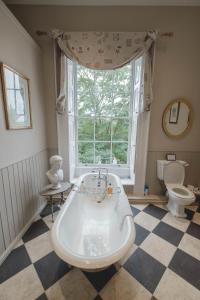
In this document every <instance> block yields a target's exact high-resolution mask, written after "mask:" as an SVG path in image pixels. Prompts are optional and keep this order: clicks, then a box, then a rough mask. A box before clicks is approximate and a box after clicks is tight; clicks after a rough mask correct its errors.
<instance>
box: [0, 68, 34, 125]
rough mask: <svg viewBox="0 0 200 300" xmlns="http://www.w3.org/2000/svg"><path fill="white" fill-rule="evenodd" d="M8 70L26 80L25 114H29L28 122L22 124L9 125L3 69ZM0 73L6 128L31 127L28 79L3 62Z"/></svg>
mask: <svg viewBox="0 0 200 300" xmlns="http://www.w3.org/2000/svg"><path fill="white" fill-rule="evenodd" d="M6 69H7V70H9V71H10V72H12V73H13V74H16V75H18V76H19V77H20V78H22V79H23V80H24V81H25V82H26V88H27V99H26V101H27V103H28V111H27V115H28V116H29V124H28V125H24V126H19V127H18V126H11V123H10V118H9V115H10V110H9V105H8V94H7V90H8V88H7V83H6V75H5V70H6ZM0 75H1V78H0V79H1V83H2V90H3V104H4V112H5V122H6V128H7V129H8V130H24V129H32V115H31V103H30V85H29V79H28V78H27V77H26V76H24V75H23V74H21V73H19V72H17V71H16V70H15V69H13V68H11V67H9V66H8V65H6V64H4V63H0Z"/></svg>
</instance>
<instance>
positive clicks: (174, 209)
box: [167, 199, 187, 218]
mask: <svg viewBox="0 0 200 300" xmlns="http://www.w3.org/2000/svg"><path fill="white" fill-rule="evenodd" d="M167 208H168V210H169V211H170V212H171V213H172V215H173V216H175V217H178V218H186V217H187V215H186V213H185V206H184V205H180V204H177V203H176V202H175V201H173V200H170V199H169V201H168V203H167Z"/></svg>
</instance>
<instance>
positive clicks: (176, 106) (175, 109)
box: [169, 101, 180, 124]
mask: <svg viewBox="0 0 200 300" xmlns="http://www.w3.org/2000/svg"><path fill="white" fill-rule="evenodd" d="M179 111H180V101H177V102H174V103H173V105H172V106H171V109H170V114H169V123H170V124H177V123H178V117H179Z"/></svg>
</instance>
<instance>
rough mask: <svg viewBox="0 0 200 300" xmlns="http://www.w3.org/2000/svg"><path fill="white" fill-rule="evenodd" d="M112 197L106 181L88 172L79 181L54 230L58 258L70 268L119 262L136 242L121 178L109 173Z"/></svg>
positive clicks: (96, 266)
mask: <svg viewBox="0 0 200 300" xmlns="http://www.w3.org/2000/svg"><path fill="white" fill-rule="evenodd" d="M107 179H108V183H111V184H112V187H113V194H112V196H108V195H107V194H106V195H105V193H102V191H105V184H106V182H105V181H103V180H99V177H98V174H96V173H95V174H94V173H89V174H85V175H83V176H81V177H80V178H79V179H78V182H77V184H76V187H75V190H72V191H71V193H70V194H69V197H68V199H67V201H66V202H65V204H64V205H63V207H62V209H61V211H60V213H59V215H58V217H57V218H56V221H55V223H54V225H53V228H52V231H51V238H52V244H53V248H54V250H55V252H56V253H57V255H58V256H59V257H60V258H61V259H63V260H64V261H65V262H67V263H68V264H69V265H72V266H75V267H78V268H81V269H85V270H90V271H92V270H94V271H95V270H98V269H102V268H106V267H108V266H110V265H111V264H113V263H117V262H119V261H120V260H121V259H122V258H123V257H124V256H125V255H126V254H127V252H128V251H129V250H130V248H131V246H132V245H133V242H134V240H135V226H134V223H133V218H132V217H131V216H130V215H131V214H132V212H131V209H130V206H129V203H128V199H127V196H126V194H125V193H124V189H123V186H122V184H121V181H120V179H119V177H118V176H116V175H114V174H111V173H109V174H108V176H107Z"/></svg>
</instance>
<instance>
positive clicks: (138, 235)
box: [135, 223, 150, 246]
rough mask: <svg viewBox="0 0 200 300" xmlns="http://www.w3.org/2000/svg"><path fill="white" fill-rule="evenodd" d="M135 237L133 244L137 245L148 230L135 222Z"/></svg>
mask: <svg viewBox="0 0 200 300" xmlns="http://www.w3.org/2000/svg"><path fill="white" fill-rule="evenodd" d="M135 229H136V237H135V244H136V245H137V246H139V245H140V244H141V243H142V242H143V241H144V240H145V239H146V237H147V236H148V235H149V233H150V231H148V230H147V229H145V228H143V227H142V226H140V225H138V224H136V223H135Z"/></svg>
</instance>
